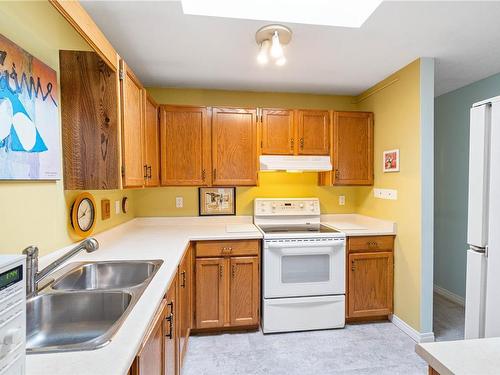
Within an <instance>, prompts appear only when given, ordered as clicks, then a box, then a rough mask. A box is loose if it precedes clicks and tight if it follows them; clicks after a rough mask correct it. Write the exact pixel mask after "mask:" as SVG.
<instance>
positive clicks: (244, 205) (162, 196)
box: [134, 88, 357, 216]
mask: <svg viewBox="0 0 500 375" xmlns="http://www.w3.org/2000/svg"><path fill="white" fill-rule="evenodd" d="M148 92H149V93H150V94H151V95H152V96H153V98H154V99H155V100H156V101H158V103H162V104H185V105H206V106H212V105H220V106H247V107H274V108H304V109H336V110H345V111H352V110H355V109H356V105H355V104H354V98H353V97H352V96H340V95H311V94H292V93H269V92H252V91H226V90H205V89H176V88H149V89H148ZM317 179H318V174H317V173H296V174H291V173H279V172H263V173H259V186H258V187H249V188H243V187H242V188H237V190H236V213H237V214H238V215H252V213H253V206H252V204H253V200H254V199H255V198H259V197H260V198H271V197H319V198H320V199H321V204H322V207H321V210H322V212H325V213H334V212H342V213H346V212H354V210H355V198H356V190H357V188H339V187H320V186H317ZM339 195H345V197H346V205H345V206H339V205H338V196H339ZM177 196H182V197H183V198H184V207H183V208H176V207H175V197H177ZM134 199H135V201H136V202H135V203H136V214H137V215H138V216H172V215H174V216H191V215H197V214H198V189H197V188H189V187H182V188H158V189H147V190H142V191H135V192H134Z"/></svg>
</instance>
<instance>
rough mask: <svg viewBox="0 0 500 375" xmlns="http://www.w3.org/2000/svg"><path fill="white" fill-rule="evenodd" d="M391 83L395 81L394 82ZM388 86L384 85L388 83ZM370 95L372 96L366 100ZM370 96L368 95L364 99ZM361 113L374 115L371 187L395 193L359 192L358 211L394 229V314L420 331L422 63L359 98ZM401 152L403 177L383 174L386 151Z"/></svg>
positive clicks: (397, 73) (400, 174)
mask: <svg viewBox="0 0 500 375" xmlns="http://www.w3.org/2000/svg"><path fill="white" fill-rule="evenodd" d="M395 79H396V80H397V81H395ZM390 82H393V83H392V84H389V86H386V87H385V88H384V86H385V85H386V84H387V83H390ZM370 94H371V95H370ZM368 95H370V96H368ZM359 98H365V99H364V100H361V101H360V102H359V104H358V106H359V109H360V110H366V111H372V112H374V114H375V147H374V150H375V183H374V186H375V187H377V188H390V189H397V190H398V199H397V200H396V201H392V200H382V199H375V198H374V197H373V191H372V189H371V188H361V189H359V191H358V197H357V201H358V206H357V211H358V212H359V213H361V214H365V215H371V216H375V217H378V218H383V219H388V220H393V221H395V222H397V225H398V235H397V237H396V252H395V274H394V286H395V290H394V313H395V314H396V315H397V316H398V317H399V318H401V319H403V320H404V321H405V322H406V323H408V324H410V325H411V326H412V327H413V328H415V329H417V330H419V328H420V283H421V280H420V274H421V272H420V257H421V191H420V183H421V177H420V149H421V146H420V60H417V61H415V62H413V63H411V64H410V65H408V66H406V67H404V68H403V69H401V70H400V71H398V72H396V73H395V74H394V75H392V76H391V77H389V78H388V79H386V80H384V81H383V82H381V83H379V84H378V85H376V86H375V87H374V88H372V89H370V90H368V91H367V92H365V93H363V94H361V95H360V96H359ZM395 148H399V149H400V157H401V164H400V168H401V172H399V173H383V172H382V153H383V151H384V150H391V149H395Z"/></svg>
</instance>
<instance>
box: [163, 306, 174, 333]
mask: <svg viewBox="0 0 500 375" xmlns="http://www.w3.org/2000/svg"><path fill="white" fill-rule="evenodd" d="M165 319H166V321H167V322H168V333H167V334H166V335H165V337H168V338H169V339H170V340H172V339H173V337H174V313H173V312H171V313H170V315H169V316H167V317H166V318H165Z"/></svg>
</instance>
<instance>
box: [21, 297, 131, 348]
mask: <svg viewBox="0 0 500 375" xmlns="http://www.w3.org/2000/svg"><path fill="white" fill-rule="evenodd" d="M131 302H132V294H131V293H127V292H120V291H110V292H95V291H94V292H71V293H48V294H41V295H38V296H36V297H34V298H31V299H29V300H28V301H27V304H26V321H27V326H26V331H27V332H26V336H27V338H26V350H27V352H45V353H46V352H59V351H66V350H85V349H96V348H99V347H101V346H103V345H105V344H106V343H107V342H109V340H110V338H111V336H112V335H113V334H114V333H115V331H116V329H117V328H118V324H117V323H118V322H119V321H120V319H121V318H122V317H123V316H124V313H125V311H126V310H127V308H128V307H129V306H130V304H131Z"/></svg>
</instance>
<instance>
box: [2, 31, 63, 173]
mask: <svg viewBox="0 0 500 375" xmlns="http://www.w3.org/2000/svg"><path fill="white" fill-rule="evenodd" d="M58 105H59V103H58V93H57V74H56V72H55V70H53V69H51V68H50V67H48V66H47V65H45V64H44V63H43V62H41V61H40V60H38V59H37V58H35V57H33V56H32V55H30V54H29V53H28V52H26V51H25V50H23V49H22V48H20V47H19V46H17V45H16V44H14V43H13V42H12V41H10V40H9V39H7V38H5V37H4V36H3V35H1V34H0V180H57V179H60V178H61V137H60V123H59V111H58Z"/></svg>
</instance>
